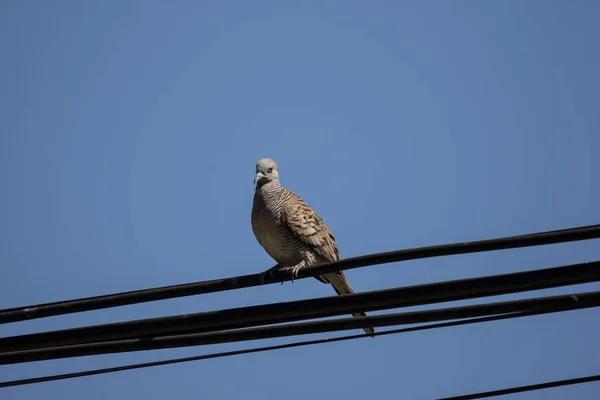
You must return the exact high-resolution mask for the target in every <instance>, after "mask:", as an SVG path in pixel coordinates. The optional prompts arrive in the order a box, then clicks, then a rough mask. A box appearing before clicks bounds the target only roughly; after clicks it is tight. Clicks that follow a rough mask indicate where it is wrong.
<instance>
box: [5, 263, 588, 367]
mask: <svg viewBox="0 0 600 400" xmlns="http://www.w3.org/2000/svg"><path fill="white" fill-rule="evenodd" d="M594 281H600V261H594V262H588V263H581V264H574V265H568V266H562V267H554V268H546V269H539V270H533V271H523V272H515V273H509V274H501V275H492V276H486V277H480V278H469V279H460V280H455V281H447V282H439V283H432V284H424V285H416V286H410V287H401V288H393V289H386V290H378V291H371V292H364V293H355V294H350V295H344V296H331V297H324V298H317V299H308V300H299V301H291V302H285V303H275V304H263V305H258V306H250V307H240V308H233V309H227V310H218V311H209V312H203V313H194V314H183V315H176V316H170V317H161V318H149V319H142V320H136V321H126V322H118V323H111V324H103V325H94V326H87V327H81V328H74V329H63V330H58V331H49V332H42V333H34V334H28V335H19V336H12V337H4V338H0V352H2V353H6V352H10V351H12V352H14V351H20V350H27V349H40V348H44V347H55V346H67V345H71V346H74V345H80V344H84V343H91V342H101V341H109V340H123V341H125V340H126V339H132V340H137V338H139V337H155V336H165V335H176V334H184V333H186V332H191V331H193V332H198V331H203V332H210V331H218V330H230V329H238V328H246V327H250V326H257V325H266V324H276V323H284V322H290V321H297V320H304V319H312V318H323V317H331V316H336V315H341V314H352V313H354V312H358V311H373V310H384V309H390V308H398V307H409V306H416V305H425V304H434V303H440V302H447V301H457V300H465V299H474V298H479V297H485V296H495V295H503V294H510V293H517V292H523V291H529V290H540V289H547V288H552V287H558V286H566V285H574V284H580V283H589V282H594ZM364 327H367V326H366V325H365V326H364ZM361 328H362V326H361ZM129 343H130V344H131V343H134V342H131V341H130V342H129ZM2 353H0V359H1V357H2Z"/></svg>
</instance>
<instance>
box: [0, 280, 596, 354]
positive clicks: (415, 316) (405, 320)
mask: <svg viewBox="0 0 600 400" xmlns="http://www.w3.org/2000/svg"><path fill="white" fill-rule="evenodd" d="M598 306H600V291H598V292H589V293H575V294H568V295H561V296H549V297H541V298H536V299H524V300H513V301H506V302H498V303H488V304H478V305H471V306H462V307H452V308H445V309H434V310H424V311H413V312H405V313H395V314H388V315H374V316H369V317H358V318H342V319H336V320H324V321H311V322H302V323H292V324H284V325H271V326H263V327H258V328H246V329H237V330H227V331H217V332H201V333H191V334H186V335H178V336H166V337H151V338H140V339H129V340H118V341H111V342H97V343H88V344H79V345H72V346H61V347H51V348H43V349H35V350H25V351H16V352H6V353H0V365H5V364H15V363H23V362H32V361H42V360H51V359H57V358H68V357H81V356H88V355H97V354H109V353H121V352H130V351H141V350H156V349H165V348H175V347H186V346H198V345H206V344H218V343H232V342H239V341H247V340H257V339H268V338H269V339H270V338H275V337H284V336H294V335H303V334H313V333H323V332H331V331H338V330H347V329H358V328H363V327H366V326H372V327H381V326H391V325H401V324H416V323H426V322H437V321H447V320H455V319H463V318H473V317H481V316H491V315H497V314H507V313H517V312H524V311H531V312H536V311H559V310H563V311H566V310H576V309H585V308H590V307H598Z"/></svg>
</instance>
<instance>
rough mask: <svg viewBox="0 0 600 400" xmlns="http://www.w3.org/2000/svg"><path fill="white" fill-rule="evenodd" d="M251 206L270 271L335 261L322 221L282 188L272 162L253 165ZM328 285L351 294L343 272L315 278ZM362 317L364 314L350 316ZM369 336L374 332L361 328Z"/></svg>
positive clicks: (332, 240)
mask: <svg viewBox="0 0 600 400" xmlns="http://www.w3.org/2000/svg"><path fill="white" fill-rule="evenodd" d="M255 173H256V176H255V178H254V184H255V191H254V201H253V204H252V217H251V221H252V231H253V232H254V236H255V237H256V240H257V241H258V243H259V244H260V245H261V246H262V247H263V248H264V249H265V251H266V252H267V254H269V256H271V257H272V258H273V259H274V260H275V261H276V262H277V265H275V267H273V268H272V269H271V270H273V269H283V270H291V271H292V275H293V276H297V274H298V271H300V269H302V268H304V267H305V266H311V265H318V264H322V263H326V262H333V261H338V260H339V259H340V252H339V249H338V245H337V242H336V240H335V237H334V236H333V234H332V232H331V230H330V229H329V227H328V226H327V225H325V223H324V222H323V219H322V218H321V217H320V216H319V215H318V214H317V213H316V212H315V211H314V210H313V209H312V208H311V207H310V206H309V205H308V204H307V203H306V202H305V201H304V200H303V199H302V198H300V196H298V195H297V194H296V193H294V192H292V191H290V190H288V189H286V188H285V187H283V186H282V185H281V183H280V181H279V168H278V166H277V163H276V162H275V161H274V160H273V159H271V158H263V159H261V160H260V161H258V163H257V164H256V171H255ZM315 278H316V279H317V280H319V281H321V282H323V283H329V284H331V286H333V289H334V290H335V292H336V293H337V294H338V295H345V294H351V293H354V290H353V289H352V287H351V286H350V284H349V283H348V281H347V280H346V276H345V275H344V271H336V272H330V273H327V274H323V275H319V276H315ZM352 315H353V316H354V317H364V316H366V314H365V313H364V312H357V313H354V314H352ZM363 329H364V331H365V332H366V333H367V334H369V335H372V334H373V333H375V330H374V329H373V328H363Z"/></svg>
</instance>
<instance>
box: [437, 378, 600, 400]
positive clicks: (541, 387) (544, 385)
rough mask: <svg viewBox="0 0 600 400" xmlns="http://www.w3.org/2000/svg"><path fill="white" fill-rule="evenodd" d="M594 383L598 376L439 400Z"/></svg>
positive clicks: (462, 399)
mask: <svg viewBox="0 0 600 400" xmlns="http://www.w3.org/2000/svg"><path fill="white" fill-rule="evenodd" d="M594 381H600V375H590V376H584V377H581V378H574V379H564V380H561V381H552V382H545V383H539V384H537V385H527V386H517V387H513V388H509V389H501V390H492V391H490V392H481V393H474V394H467V395H464V396H456V397H445V398H443V399H439V400H472V399H484V398H488V397H496V396H504V395H507V394H514V393H522V392H529V391H532V390H541V389H549V388H554V387H559V386H567V385H577V384H580V383H587V382H594Z"/></svg>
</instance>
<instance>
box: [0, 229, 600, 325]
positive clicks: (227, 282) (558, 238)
mask: <svg viewBox="0 0 600 400" xmlns="http://www.w3.org/2000/svg"><path fill="white" fill-rule="evenodd" d="M599 237H600V225H589V226H582V227H577V228H570V229H561V230H555V231H547V232H540V233H534V234H528V235H519V236H510V237H504V238H498V239H491V240H480V241H474V242H463V243H454V244H446V245H439V246H427V247H420V248H414V249H407V250H398V251H391V252H386V253H378V254H370V255H365V256H360V257H353V258H346V259H343V260H340V261H336V262H333V263H326V264H321V265H318V266H312V267H306V268H303V269H302V270H301V271H300V272H299V275H298V278H297V279H301V278H307V277H309V276H316V275H322V274H324V273H327V272H333V271H337V270H347V269H353V268H360V267H365V266H369V265H377V264H385V263H391V262H397V261H407V260H415V259H421V258H428V257H440V256H448V255H457V254H468V253H476V252H483V251H494V250H502V249H514V248H520V247H528V246H541V245H546V244H553V243H566V242H573V241H579V240H588V239H595V238H599ZM290 279H291V278H290V277H289V276H287V275H286V274H285V273H283V272H275V273H274V274H273V275H269V274H267V275H262V274H253V275H243V276H237V277H233V278H225V279H217V280H212V281H203V282H196V283H189V284H183V285H173V286H164V287H159V288H153V289H146V290H136V291H131V292H124V293H117V294H111V295H105V296H94V297H86V298H80V299H75V300H69V301H59V302H53V303H46V304H39V305H30V306H26V307H16V308H10V309H5V310H0V324H5V323H9V322H16V321H24V320H30V319H35V318H44V317H50V316H54V315H63V314H69V313H76V312H82V311H90V310H97V309H102V308H109V307H117V306H124V305H128V304H137V303H143V302H148V301H156V300H164V299H172V298H176V297H184V296H192V295H198V294H204V293H212V292H219V291H225V290H233V289H241V288H246V287H252V286H258V285H261V284H271V283H275V282H283V281H287V280H290Z"/></svg>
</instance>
